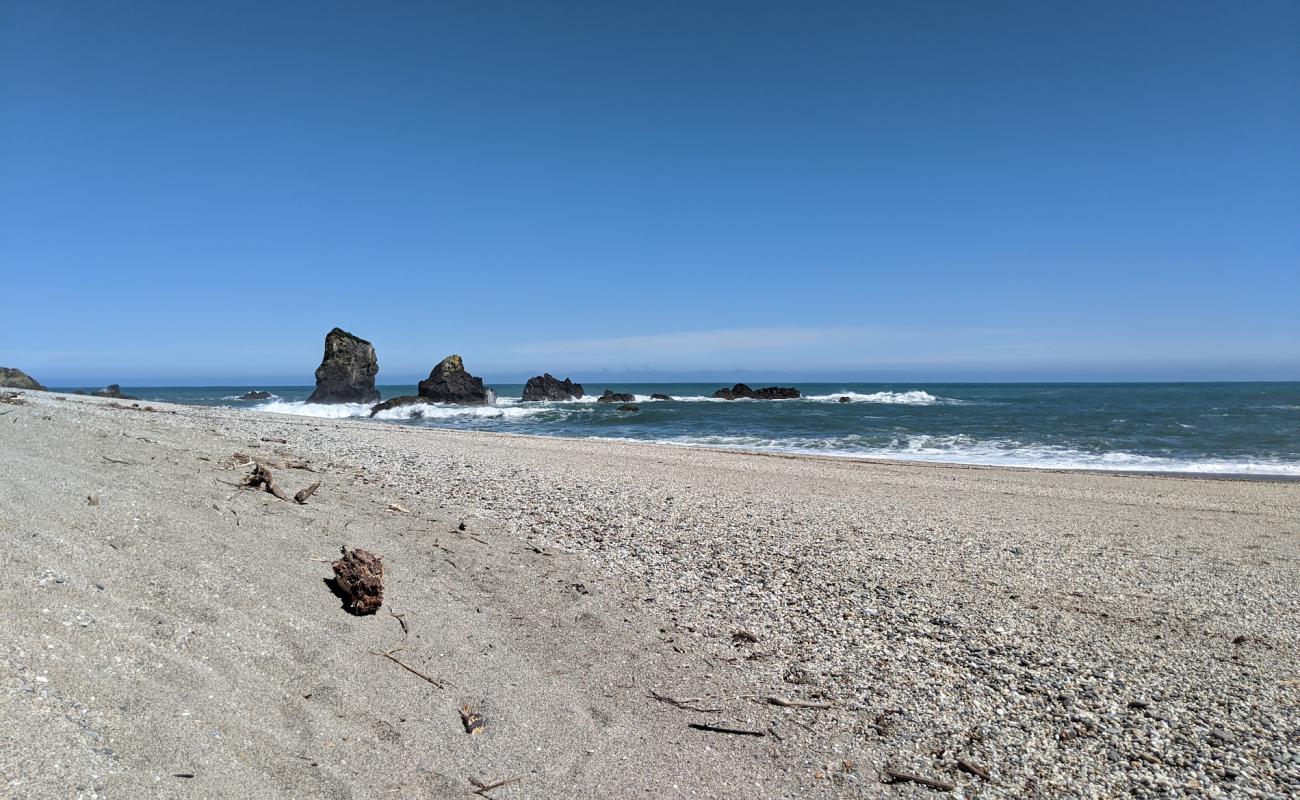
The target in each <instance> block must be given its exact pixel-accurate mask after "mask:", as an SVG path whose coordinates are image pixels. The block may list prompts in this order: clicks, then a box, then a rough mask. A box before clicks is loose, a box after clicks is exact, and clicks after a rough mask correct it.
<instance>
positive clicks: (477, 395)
mask: <svg viewBox="0 0 1300 800" xmlns="http://www.w3.org/2000/svg"><path fill="white" fill-rule="evenodd" d="M420 397H423V398H425V401H426V402H434V403H456V404H459V405H471V406H481V405H486V404H487V403H488V397H489V393H488V390H487V389H486V388H484V386H483V379H482V378H476V377H474V376H473V375H471V374H469V373H468V372H466V371H465V364H464V363H462V362H461V360H460V356H456V355H452V356H447V357H446V358H444V359H443V360H442V361H440V362H439V363H438V366H436V367H434V368H433V371H432V372H430V373H429V377H428V378H426V379H425V380H422V381H420Z"/></svg>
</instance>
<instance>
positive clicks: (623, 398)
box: [596, 389, 636, 403]
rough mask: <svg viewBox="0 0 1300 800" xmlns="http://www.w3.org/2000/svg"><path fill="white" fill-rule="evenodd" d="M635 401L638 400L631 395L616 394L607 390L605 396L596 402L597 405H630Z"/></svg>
mask: <svg viewBox="0 0 1300 800" xmlns="http://www.w3.org/2000/svg"><path fill="white" fill-rule="evenodd" d="M635 399H636V398H635V397H633V396H632V395H630V394H621V393H615V392H613V391H610V390H609V389H606V390H605V393H604V394H602V395H601V396H600V397H598V398H596V402H597V403H630V402H632V401H633V400H635Z"/></svg>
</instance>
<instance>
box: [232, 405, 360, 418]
mask: <svg viewBox="0 0 1300 800" xmlns="http://www.w3.org/2000/svg"><path fill="white" fill-rule="evenodd" d="M373 405H374V404H373V403H306V402H303V401H302V400H270V401H267V402H263V403H260V404H258V405H255V406H253V409H254V410H255V411H267V412H270V413H272V414H294V415H297V416H301V417H325V418H327V419H345V418H347V417H368V416H370V409H371V407H372V406H373Z"/></svg>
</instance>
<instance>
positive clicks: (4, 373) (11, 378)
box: [0, 367, 46, 392]
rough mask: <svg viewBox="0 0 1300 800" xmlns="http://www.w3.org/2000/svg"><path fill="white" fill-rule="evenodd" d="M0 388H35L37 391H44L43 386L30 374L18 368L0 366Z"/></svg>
mask: <svg viewBox="0 0 1300 800" xmlns="http://www.w3.org/2000/svg"><path fill="white" fill-rule="evenodd" d="M0 388H4V389H35V390H36V391H38V392H43V391H46V389H45V387H44V386H42V385H41V384H40V382H39V381H37V380H36V379H35V378H33V377H32V376H31V375H28V374H27V373H26V372H23V371H22V370H20V369H14V368H13V367H0Z"/></svg>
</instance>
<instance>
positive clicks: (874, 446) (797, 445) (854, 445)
mask: <svg viewBox="0 0 1300 800" xmlns="http://www.w3.org/2000/svg"><path fill="white" fill-rule="evenodd" d="M656 441H657V442H658V443H660V444H674V445H684V446H688V447H717V448H727V449H739V450H759V451H766V452H778V453H798V454H805V455H824V456H838V457H843V458H881V459H891V460H898V461H931V462H941V463H951V464H976V465H985V466H1000V467H1026V468H1032V469H1070V470H1079V469H1082V470H1100V471H1107V472H1180V473H1195V474H1223V475H1228V474H1233V475H1295V476H1300V463H1296V462H1293V461H1276V460H1268V459H1261V460H1253V461H1242V460H1231V459H1195V458H1166V457H1160V456H1147V455H1141V454H1138V453H1126V452H1120V451H1108V452H1090V451H1085V450H1077V449H1073V448H1069V447H1060V446H1052V445H1026V444H1021V443H1019V442H1015V441H1011V440H990V441H984V442H979V441H975V440H974V439H972V438H970V437H968V436H925V435H921V436H910V437H907V438H906V439H902V440H895V441H893V442H891V443H890V444H888V445H884V446H882V445H880V444H878V443H873V442H870V441H868V440H866V439H865V438H864V437H861V436H840V437H826V438H817V437H783V438H767V437H761V436H679V437H671V438H664V439H657V440H656Z"/></svg>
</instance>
